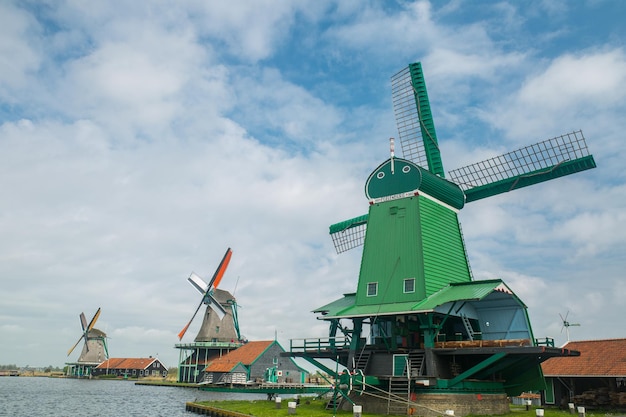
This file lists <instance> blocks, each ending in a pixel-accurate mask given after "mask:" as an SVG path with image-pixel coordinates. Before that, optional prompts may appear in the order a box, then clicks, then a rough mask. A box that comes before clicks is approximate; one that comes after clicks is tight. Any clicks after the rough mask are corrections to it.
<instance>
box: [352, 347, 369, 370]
mask: <svg viewBox="0 0 626 417" xmlns="http://www.w3.org/2000/svg"><path fill="white" fill-rule="evenodd" d="M371 356H372V352H371V351H369V350H364V351H362V352H361V353H359V354H358V355H356V357H355V359H354V370H355V371H363V373H366V371H367V365H368V364H369V362H370V357H371Z"/></svg>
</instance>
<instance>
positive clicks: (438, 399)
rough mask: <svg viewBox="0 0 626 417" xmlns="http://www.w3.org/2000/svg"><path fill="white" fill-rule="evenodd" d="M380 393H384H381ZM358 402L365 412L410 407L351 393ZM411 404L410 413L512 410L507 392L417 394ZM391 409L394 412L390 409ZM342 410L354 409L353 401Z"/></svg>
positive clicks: (497, 412) (426, 415)
mask: <svg viewBox="0 0 626 417" xmlns="http://www.w3.org/2000/svg"><path fill="white" fill-rule="evenodd" d="M376 395H380V393H377V394H376ZM350 398H351V399H352V401H354V403H355V404H357V405H361V406H363V413H365V414H394V415H402V414H403V413H402V412H399V410H404V408H405V407H407V405H406V403H404V404H399V403H396V404H395V405H393V406H392V407H389V403H388V401H387V399H383V398H376V397H372V396H369V395H367V392H366V393H364V394H363V395H354V394H351V395H350ZM413 398H414V400H412V401H411V402H410V404H409V405H408V410H407V415H414V416H423V417H434V416H444V415H446V410H452V411H454V417H463V416H467V415H469V414H473V415H501V414H508V413H509V401H508V398H507V396H506V394H417V395H414V396H413ZM390 408H391V411H390V412H388V411H389V410H390ZM342 409H344V410H346V411H352V404H350V403H349V402H347V401H345V402H344V403H343V404H342Z"/></svg>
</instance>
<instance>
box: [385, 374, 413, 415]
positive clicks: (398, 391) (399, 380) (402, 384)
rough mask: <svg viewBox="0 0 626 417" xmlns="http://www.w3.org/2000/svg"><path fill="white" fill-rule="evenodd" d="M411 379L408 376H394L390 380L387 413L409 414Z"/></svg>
mask: <svg viewBox="0 0 626 417" xmlns="http://www.w3.org/2000/svg"><path fill="white" fill-rule="evenodd" d="M409 386H410V381H409V379H408V378H406V377H394V378H391V379H390V380H389V393H388V397H387V414H393V415H407V413H408V409H409Z"/></svg>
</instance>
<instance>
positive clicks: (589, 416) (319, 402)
mask: <svg viewBox="0 0 626 417" xmlns="http://www.w3.org/2000/svg"><path fill="white" fill-rule="evenodd" d="M289 401H291V399H288V398H285V399H283V401H282V404H281V408H280V409H277V408H276V403H275V402H274V401H267V400H255V401H246V400H237V401H235V400H230V401H202V402H199V403H198V404H204V405H208V406H211V407H215V408H221V409H223V410H229V411H236V412H239V413H243V414H248V415H252V416H255V417H288V416H289V414H288V413H289V411H288V406H287V403H288V402H289ZM325 406H326V400H323V399H317V398H315V397H311V398H308V397H307V398H301V399H300V405H298V408H297V409H296V414H295V417H331V416H333V415H337V416H351V415H352V411H340V410H337V411H336V413H334V414H333V410H326V409H325ZM537 408H540V407H534V406H533V407H531V408H530V410H528V411H526V407H525V406H516V405H511V406H510V410H511V411H510V412H509V413H508V414H505V416H507V417H536V409H537ZM363 411H366V410H363ZM616 415H624V413H623V412H622V413H613V412H605V411H597V410H594V411H593V412H589V411H587V413H586V417H613V416H616ZM362 416H363V417H379V416H380V415H379V414H367V413H365V412H364V413H363V414H362ZM482 417H484V416H482ZM544 417H578V414H570V413H569V411H563V410H560V409H558V408H552V407H545V408H544Z"/></svg>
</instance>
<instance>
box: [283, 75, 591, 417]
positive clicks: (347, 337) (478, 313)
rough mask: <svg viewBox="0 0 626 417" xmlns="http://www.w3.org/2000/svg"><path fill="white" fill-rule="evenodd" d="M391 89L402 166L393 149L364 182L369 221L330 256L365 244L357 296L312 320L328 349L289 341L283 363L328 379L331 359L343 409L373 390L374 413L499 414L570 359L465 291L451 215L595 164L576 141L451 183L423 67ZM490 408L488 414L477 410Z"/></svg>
mask: <svg viewBox="0 0 626 417" xmlns="http://www.w3.org/2000/svg"><path fill="white" fill-rule="evenodd" d="M391 84H392V95H393V104H394V111H395V114H396V120H397V124H398V133H399V138H400V147H401V149H402V154H403V158H396V157H395V143H394V141H393V140H392V142H391V157H390V158H389V159H387V160H386V161H384V162H383V163H382V164H381V165H379V166H378V167H377V168H376V169H375V170H374V171H373V172H372V173H371V174H370V175H369V177H368V178H367V181H366V184H365V196H366V198H367V201H368V203H369V210H368V212H367V214H364V215H361V216H358V217H355V218H353V219H349V220H345V221H342V222H340V223H336V224H334V225H332V226H330V234H331V237H332V238H333V242H334V243H335V248H336V249H337V252H338V253H341V252H343V251H346V250H349V249H353V248H356V247H360V246H361V245H363V249H362V251H363V252H362V258H361V266H360V270H359V275H358V282H357V288H356V291H355V292H354V293H349V294H344V295H343V297H341V298H339V299H337V300H335V301H333V302H331V303H329V304H326V305H324V306H321V307H318V308H316V309H315V310H314V312H315V313H317V314H319V317H318V319H320V320H324V321H326V322H327V323H328V325H329V337H328V339H326V340H320V339H315V340H308V339H305V340H302V341H300V340H292V347H291V351H290V353H289V354H290V355H291V356H295V357H302V358H304V359H306V360H308V361H310V362H311V363H314V364H315V365H316V366H318V367H320V368H321V369H324V370H325V371H326V372H328V373H329V374H331V375H334V374H336V373H337V372H336V371H334V370H333V369H331V368H328V367H325V366H324V364H323V361H320V359H323V358H324V359H326V358H332V359H334V360H336V361H337V362H338V363H339V364H340V365H341V366H342V367H343V368H341V369H340V370H339V373H340V374H341V370H343V369H345V370H347V371H348V375H352V376H351V377H349V378H350V379H351V381H350V383H349V384H343V386H345V387H348V388H346V389H337V390H336V391H335V395H336V396H339V395H340V396H342V397H343V398H345V399H346V400H348V401H347V403H348V402H350V401H353V400H356V399H355V396H359V395H364V393H365V392H366V388H367V387H368V386H369V385H375V386H377V389H380V390H382V391H383V392H388V393H389V398H383V399H380V398H379V399H368V400H367V401H368V402H367V404H368V405H367V407H368V410H369V411H370V412H374V413H387V414H389V413H391V414H405V413H407V412H408V410H410V409H414V411H415V407H418V405H417V403H413V402H410V401H398V400H397V399H398V398H405V399H406V398H416V399H417V402H419V401H420V398H422V397H420V396H423V395H443V397H445V398H443V397H442V398H441V400H442V401H445V402H446V403H447V404H449V405H450V406H453V405H458V406H459V407H460V408H462V409H464V410H466V411H465V412H459V413H457V414H459V415H460V414H466V413H469V412H471V413H474V414H481V413H487V414H500V413H506V412H508V403H507V397H508V396H514V395H519V394H520V393H521V392H522V391H528V390H541V389H544V387H545V383H544V380H543V375H542V372H541V367H540V363H541V362H542V361H544V360H546V359H548V358H550V357H555V356H576V355H577V354H578V353H577V352H573V351H569V350H567V349H560V348H555V347H554V341H553V340H552V339H548V338H546V339H544V340H539V339H535V337H534V335H533V332H532V328H531V325H530V320H529V318H528V313H527V309H526V306H525V305H524V303H523V302H522V301H521V300H520V299H519V298H518V297H517V296H516V295H515V294H514V293H513V291H512V290H511V289H510V288H509V287H508V286H507V285H506V283H504V281H502V280H500V279H495V280H486V281H474V280H473V278H472V273H471V268H470V265H469V261H468V257H467V251H466V248H465V243H464V239H463V234H462V231H461V226H460V224H459V221H458V212H459V210H461V209H463V208H464V206H465V205H466V203H470V202H472V201H476V200H479V199H482V198H488V197H490V196H493V195H497V194H501V193H505V192H509V191H512V190H515V189H518V188H521V187H526V186H530V185H534V184H538V183H541V182H544V181H548V180H551V179H555V178H558V177H561V176H564V175H569V174H573V173H575V172H580V171H583V170H586V169H590V168H594V167H595V161H594V160H593V156H591V155H590V154H589V152H588V150H587V146H586V143H585V139H584V137H583V136H582V132H580V131H579V132H572V133H568V134H566V135H563V136H559V137H556V138H553V139H549V140H546V141H543V142H539V143H537V144H534V145H530V146H527V147H524V148H521V149H519V150H516V151H513V152H509V153H507V154H504V155H501V156H499V157H496V158H492V159H489V160H487V161H482V162H479V163H477V164H472V165H469V166H467V167H463V168H459V169H457V170H454V171H450V172H449V177H450V178H451V180H447V179H445V175H444V170H443V163H442V159H441V155H440V152H439V145H438V140H437V136H436V133H435V127H434V122H433V119H432V114H431V111H430V104H429V102H428V94H427V92H426V85H425V82H424V77H423V73H422V68H421V64H420V63H414V64H411V65H409V66H408V67H407V68H405V69H403V70H402V71H400V72H399V73H398V74H396V75H394V76H393V77H392V82H391ZM312 346H315V349H312V348H311V347H312ZM345 375H346V374H344V376H345ZM336 377H338V378H340V377H341V375H339V374H338V375H336ZM392 394H393V395H392ZM478 394H479V395H478ZM487 397H488V398H489V399H490V404H492V406H493V407H492V408H489V407H484V406H483V405H484V402H483V403H482V404H483V405H481V403H479V402H477V399H478V400H481V399H485V398H487ZM428 398H431V397H423V398H422V399H423V400H424V401H429V400H428ZM357 401H358V402H359V403H363V402H364V401H366V400H364V399H363V398H359V399H358V400H357ZM398 402H399V403H400V404H399V405H398ZM474 402H476V404H474ZM347 403H346V404H347ZM393 404H395V408H394V406H393ZM468 405H469V408H468ZM474 405H475V407H474ZM431 411H432V410H431ZM431 411H429V410H428V409H418V410H417V412H416V413H417V414H420V415H423V414H429V413H430V412H431Z"/></svg>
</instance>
